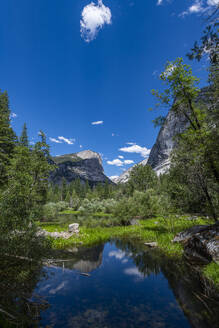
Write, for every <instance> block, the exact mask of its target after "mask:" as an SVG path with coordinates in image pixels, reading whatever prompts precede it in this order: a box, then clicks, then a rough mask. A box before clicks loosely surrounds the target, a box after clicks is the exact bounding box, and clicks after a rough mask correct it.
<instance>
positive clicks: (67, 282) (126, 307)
mask: <svg viewBox="0 0 219 328" xmlns="http://www.w3.org/2000/svg"><path fill="white" fill-rule="evenodd" d="M97 255H98V254H95V261H94V263H96V268H95V267H94V266H93V267H92V271H91V272H90V276H89V277H86V276H82V275H81V274H80V272H79V271H77V270H74V269H72V270H70V269H68V268H67V266H68V264H67V263H66V264H65V267H66V268H63V267H58V268H46V272H47V274H48V278H47V279H44V280H41V281H40V282H39V283H38V286H37V288H36V290H35V292H36V293H38V294H40V295H41V296H44V297H45V298H46V299H47V300H48V301H49V303H50V308H49V309H47V310H45V311H44V312H42V313H41V317H42V320H41V322H40V324H41V325H42V326H43V327H45V326H46V325H48V326H49V327H73V328H86V327H89V328H90V327H91V328H92V327H94V328H99V327H101V328H120V327H121V328H132V327H133V328H138V327H139V328H141V327H142V328H145V327H147V328H152V327H153V328H156V327H157V328H158V327H159V328H160V327H165V328H167V327H174V328H175V327H179V328H180V327H183V328H184V327H190V324H189V323H188V321H187V319H186V317H185V316H184V314H183V312H182V310H181V309H180V308H179V306H178V305H177V302H176V300H175V298H174V295H173V293H172V291H171V289H170V288H169V285H168V281H167V280H166V278H165V277H164V275H163V274H162V273H158V274H156V275H155V274H146V273H142V272H140V270H139V268H138V267H137V266H136V265H135V263H134V261H133V260H132V257H131V256H132V253H131V252H129V251H123V250H122V249H118V248H117V247H116V246H115V244H111V243H107V244H106V245H105V247H104V251H103V258H102V263H101V265H100V263H99V265H97V263H98V259H97ZM100 255H101V254H100ZM83 260H84V261H85V262H86V261H87V263H88V264H89V265H91V262H92V255H90V256H89V257H86V256H84V258H83ZM88 264H87V265H88Z"/></svg>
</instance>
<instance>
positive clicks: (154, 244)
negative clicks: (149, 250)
mask: <svg viewBox="0 0 219 328" xmlns="http://www.w3.org/2000/svg"><path fill="white" fill-rule="evenodd" d="M144 245H146V246H148V247H157V246H158V245H157V242H156V241H153V242H151V243H144Z"/></svg>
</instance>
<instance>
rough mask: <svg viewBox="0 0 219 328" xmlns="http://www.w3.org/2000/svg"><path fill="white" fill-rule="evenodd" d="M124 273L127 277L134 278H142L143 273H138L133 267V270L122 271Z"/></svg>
mask: <svg viewBox="0 0 219 328" xmlns="http://www.w3.org/2000/svg"><path fill="white" fill-rule="evenodd" d="M124 273H125V274H127V275H129V276H135V277H138V278H144V275H143V273H141V272H140V271H138V269H137V268H135V267H133V268H127V269H125V270H124Z"/></svg>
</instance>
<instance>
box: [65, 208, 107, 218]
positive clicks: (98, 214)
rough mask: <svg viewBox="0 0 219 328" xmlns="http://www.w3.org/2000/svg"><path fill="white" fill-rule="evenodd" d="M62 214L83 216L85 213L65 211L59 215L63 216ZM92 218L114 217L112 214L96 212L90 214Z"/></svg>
mask: <svg viewBox="0 0 219 328" xmlns="http://www.w3.org/2000/svg"><path fill="white" fill-rule="evenodd" d="M62 214H73V215H79V214H81V215H83V214H84V213H82V212H80V211H73V210H65V211H62V212H60V213H59V215H62ZM89 215H90V216H93V217H98V218H99V217H106V218H107V217H112V214H109V213H104V212H96V213H91V214H89Z"/></svg>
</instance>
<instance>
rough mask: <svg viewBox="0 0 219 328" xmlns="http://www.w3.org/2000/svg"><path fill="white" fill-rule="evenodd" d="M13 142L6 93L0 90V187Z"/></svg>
mask: <svg viewBox="0 0 219 328" xmlns="http://www.w3.org/2000/svg"><path fill="white" fill-rule="evenodd" d="M15 144H16V136H15V133H14V131H13V129H12V127H11V125H10V109H9V100H8V94H7V92H1V90H0V188H2V187H3V186H4V184H5V183H6V182H7V177H6V171H7V167H8V165H9V161H10V159H11V157H12V154H13V150H14V147H15Z"/></svg>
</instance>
